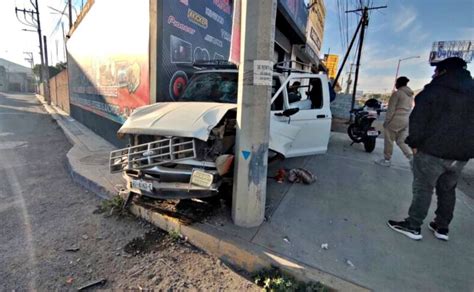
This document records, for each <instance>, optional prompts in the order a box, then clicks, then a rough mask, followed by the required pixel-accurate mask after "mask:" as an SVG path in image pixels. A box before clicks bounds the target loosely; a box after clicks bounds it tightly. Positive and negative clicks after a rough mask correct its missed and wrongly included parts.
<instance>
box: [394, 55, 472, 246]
mask: <svg viewBox="0 0 474 292" xmlns="http://www.w3.org/2000/svg"><path fill="white" fill-rule="evenodd" d="M465 68H466V62H464V61H463V60H462V59H461V58H457V57H454V58H448V59H446V60H444V61H442V62H439V63H437V64H436V69H435V74H434V75H433V80H432V81H431V82H430V83H429V84H428V85H426V86H425V88H424V89H423V91H421V92H420V93H419V94H418V95H417V96H416V98H415V108H414V110H413V112H412V114H411V115H410V126H409V127H410V133H409V136H408V138H407V140H406V142H407V144H408V145H409V146H410V147H411V148H412V149H413V153H414V157H413V166H412V168H413V199H412V203H411V206H410V209H409V210H408V217H407V218H406V219H405V220H404V221H393V220H389V221H388V226H389V227H390V228H392V229H393V230H395V231H397V232H399V233H402V234H404V235H406V236H408V237H409V238H411V239H415V240H420V239H422V238H423V236H422V235H421V229H420V227H421V225H422V224H423V220H424V219H425V218H426V216H427V213H428V209H429V207H430V203H431V197H432V195H433V190H434V189H435V190H436V196H437V199H438V200H437V205H438V206H437V209H436V211H435V214H436V217H435V219H434V221H433V222H430V223H429V225H428V228H429V229H430V230H431V231H432V232H433V234H434V235H435V236H436V238H438V239H441V240H448V239H449V237H448V232H449V224H450V222H451V220H452V219H453V213H454V205H455V202H456V193H455V189H456V185H457V181H458V178H459V175H460V174H461V171H462V169H463V167H464V166H465V165H466V163H467V162H468V160H469V159H471V158H474V82H473V80H472V77H471V74H470V72H469V71H467V70H466V69H465Z"/></svg>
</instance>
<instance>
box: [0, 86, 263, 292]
mask: <svg viewBox="0 0 474 292" xmlns="http://www.w3.org/2000/svg"><path fill="white" fill-rule="evenodd" d="M70 147H71V146H70V145H69V143H68V142H67V140H66V138H65V137H64V135H63V133H62V132H61V130H60V129H59V127H58V125H57V124H56V123H55V121H54V120H52V119H51V117H50V116H49V115H47V114H46V113H45V112H44V111H43V108H42V107H41V106H40V105H39V103H38V102H37V100H36V98H35V97H34V96H32V95H12V94H8V95H7V94H3V93H0V222H1V224H0V291H12V290H16V291H28V290H29V291H66V290H73V289H77V287H79V286H80V285H81V284H84V283H85V282H88V281H91V280H94V279H100V278H107V280H108V282H107V286H105V288H112V289H123V288H134V289H135V290H136V289H137V288H138V285H140V287H148V288H158V289H165V290H167V289H169V288H171V289H174V290H176V289H178V290H179V289H184V288H185V287H190V288H195V289H196V290H214V291H217V290H248V289H250V290H253V289H255V287H254V286H252V283H250V282H249V281H247V280H245V279H244V278H242V277H240V276H238V275H237V274H235V273H234V272H232V271H231V270H230V269H228V268H227V267H225V266H223V265H221V264H219V261H218V260H217V259H213V258H211V257H209V256H207V255H205V254H203V253H201V252H199V251H197V250H195V249H193V248H192V247H189V246H186V244H169V245H166V246H164V247H163V248H162V249H161V252H156V253H154V252H153V253H150V254H147V255H143V256H140V257H131V256H130V255H128V254H126V253H125V251H124V246H126V245H127V243H129V242H130V241H131V240H133V239H134V238H136V237H139V236H142V235H143V234H144V233H145V232H147V231H150V230H151V227H150V226H147V224H145V223H142V222H138V221H137V220H135V219H134V218H129V217H125V218H123V217H120V218H117V217H111V218H106V217H104V215H102V214H93V211H94V209H95V206H96V205H98V204H99V203H100V202H99V200H98V199H97V198H96V197H95V196H94V195H92V194H89V193H87V191H85V190H84V189H82V188H81V187H79V186H77V185H75V184H74V183H73V181H72V180H71V179H70V177H69V175H68V173H67V169H66V166H65V165H66V164H65V155H66V153H67V151H68V150H69V148H70ZM73 246H74V247H78V248H79V251H77V252H66V251H65V250H66V249H67V248H70V247H73ZM170 263H172V264H173V266H174V267H173V268H172V269H170V268H169V267H170Z"/></svg>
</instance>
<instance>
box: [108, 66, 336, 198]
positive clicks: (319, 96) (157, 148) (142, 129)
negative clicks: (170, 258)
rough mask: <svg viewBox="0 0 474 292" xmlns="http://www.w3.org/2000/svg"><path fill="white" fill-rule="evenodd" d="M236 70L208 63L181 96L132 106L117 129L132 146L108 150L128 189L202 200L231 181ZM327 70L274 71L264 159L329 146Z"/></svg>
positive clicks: (112, 168) (321, 150)
mask: <svg viewBox="0 0 474 292" xmlns="http://www.w3.org/2000/svg"><path fill="white" fill-rule="evenodd" d="M237 80H238V70H237V69H235V68H234V69H229V68H225V69H222V68H220V69H219V68H213V69H209V68H206V69H204V70H199V71H197V72H196V73H195V74H194V75H193V77H192V78H191V79H190V81H189V83H188V85H187V87H186V89H185V90H184V92H183V94H182V96H181V97H180V98H179V100H177V101H175V102H161V103H156V104H153V105H148V106H143V107H140V108H138V109H136V110H135V111H134V112H133V113H132V114H131V115H130V117H129V118H128V119H127V120H126V122H125V123H124V124H123V126H122V127H121V128H120V129H119V131H118V134H119V136H121V137H125V136H128V138H129V141H130V143H129V145H130V146H129V147H126V148H123V149H120V150H116V151H113V152H111V153H110V165H109V166H110V171H111V172H112V173H117V172H122V173H123V176H124V178H125V179H126V181H127V187H128V189H129V191H131V192H133V193H138V194H141V195H145V196H148V197H152V198H158V199H183V198H202V197H209V196H213V195H216V194H218V193H219V189H220V188H222V187H224V186H229V185H231V184H232V178H233V168H234V166H233V159H234V151H235V150H234V144H235V135H236V112H237V104H236V103H237ZM329 94H330V93H329V85H328V80H327V76H326V75H324V74H311V73H304V72H298V73H295V72H290V73H281V72H280V73H279V72H276V71H275V72H274V74H273V86H272V99H271V112H272V114H271V120H270V141H269V159H271V158H272V157H297V156H305V155H313V154H323V153H326V151H327V146H328V141H329V135H330V128H331V118H332V117H331V111H330V107H329V102H330V98H329Z"/></svg>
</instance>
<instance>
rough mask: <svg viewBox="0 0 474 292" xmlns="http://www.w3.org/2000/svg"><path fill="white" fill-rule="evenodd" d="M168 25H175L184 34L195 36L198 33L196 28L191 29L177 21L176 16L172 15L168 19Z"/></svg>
mask: <svg viewBox="0 0 474 292" xmlns="http://www.w3.org/2000/svg"><path fill="white" fill-rule="evenodd" d="M168 24H171V25H173V26H174V27H176V28H178V29H180V30H182V31H184V32H187V33H189V34H194V33H196V30H195V29H194V28H191V27H189V26H187V25H186V24H183V23H181V22H179V21H177V20H176V18H175V17H174V16H172V15H170V16H169V17H168Z"/></svg>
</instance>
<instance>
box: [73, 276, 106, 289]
mask: <svg viewBox="0 0 474 292" xmlns="http://www.w3.org/2000/svg"><path fill="white" fill-rule="evenodd" d="M105 283H107V279H105V278H104V279H100V280H95V281H91V282H89V283H87V284H85V285H84V286H81V287H79V289H77V290H78V291H82V290H85V289H88V288H91V287H94V286H99V285H100V286H103V285H104V284H105Z"/></svg>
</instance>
